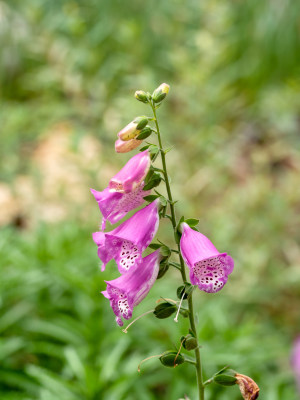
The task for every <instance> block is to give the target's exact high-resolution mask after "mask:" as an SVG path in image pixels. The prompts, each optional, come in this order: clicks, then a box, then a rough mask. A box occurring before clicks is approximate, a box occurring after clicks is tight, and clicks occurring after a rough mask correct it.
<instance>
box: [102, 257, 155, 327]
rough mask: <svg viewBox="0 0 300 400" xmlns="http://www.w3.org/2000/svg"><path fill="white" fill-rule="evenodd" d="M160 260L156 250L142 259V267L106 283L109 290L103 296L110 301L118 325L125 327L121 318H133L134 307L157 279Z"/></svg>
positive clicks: (137, 267)
mask: <svg viewBox="0 0 300 400" xmlns="http://www.w3.org/2000/svg"><path fill="white" fill-rule="evenodd" d="M159 258H160V254H159V250H156V251H155V252H154V253H151V254H149V255H148V256H147V257H145V258H143V259H142V264H141V266H135V268H133V269H131V270H130V271H129V272H128V273H127V274H124V275H121V276H120V277H119V278H117V279H114V280H112V281H106V283H107V288H106V290H105V291H103V292H102V294H103V295H104V297H106V298H107V299H109V301H110V305H111V308H112V310H113V312H114V313H115V315H116V321H117V324H118V325H120V326H122V325H123V321H122V318H121V317H123V318H125V319H130V318H131V317H132V311H133V307H135V306H137V305H138V304H139V303H140V302H141V301H142V300H143V299H144V298H145V297H146V296H147V294H148V293H149V290H150V289H151V287H152V286H153V284H154V282H155V280H156V278H157V274H158V270H159Z"/></svg>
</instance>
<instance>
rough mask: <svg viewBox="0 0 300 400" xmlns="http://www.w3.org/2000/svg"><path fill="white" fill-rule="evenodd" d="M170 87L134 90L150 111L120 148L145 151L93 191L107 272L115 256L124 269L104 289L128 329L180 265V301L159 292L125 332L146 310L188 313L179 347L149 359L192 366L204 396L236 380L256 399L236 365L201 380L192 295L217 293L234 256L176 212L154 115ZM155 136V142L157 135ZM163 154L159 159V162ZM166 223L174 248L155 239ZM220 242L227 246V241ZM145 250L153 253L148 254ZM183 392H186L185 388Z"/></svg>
mask: <svg viewBox="0 0 300 400" xmlns="http://www.w3.org/2000/svg"><path fill="white" fill-rule="evenodd" d="M168 92H169V85H168V84H166V83H163V84H161V85H160V86H159V87H158V88H157V89H155V90H154V92H153V93H152V94H151V93H149V92H144V91H142V90H138V91H136V92H135V98H136V99H137V100H139V101H140V102H142V103H144V104H145V105H146V106H149V108H150V109H151V111H152V114H151V115H150V116H146V115H143V116H139V117H136V118H135V119H134V120H133V121H132V122H130V123H129V124H128V125H127V126H125V127H124V128H123V129H122V130H121V131H120V132H119V133H118V139H117V141H116V143H115V150H116V152H117V153H127V152H130V151H132V150H134V149H137V148H138V147H139V146H140V145H142V147H141V148H140V149H139V151H140V152H139V153H137V154H136V155H134V156H133V157H132V158H131V159H130V160H129V161H128V162H127V163H126V165H125V166H124V167H123V168H122V169H121V170H120V171H119V172H118V173H117V174H116V175H115V176H114V177H113V178H111V180H110V181H109V184H108V187H107V188H106V189H104V190H103V191H102V192H98V191H96V190H94V189H92V190H91V191H92V194H93V195H94V197H95V199H96V201H97V202H98V205H99V208H100V211H101V213H102V216H103V218H102V224H101V228H100V231H99V232H95V233H94V234H93V240H94V242H95V243H96V244H97V246H98V256H99V258H100V259H101V261H102V271H104V269H105V267H106V264H107V263H108V262H110V261H111V260H115V265H116V266H117V268H118V271H119V273H120V276H119V277H117V278H116V279H114V280H111V281H106V285H107V286H106V290H105V291H103V292H102V294H103V295H104V297H106V298H107V299H108V300H109V302H110V306H111V308H112V311H113V312H114V314H115V318H116V322H117V324H118V325H119V326H123V324H124V321H123V320H130V319H131V318H132V315H133V309H134V307H135V306H137V305H138V304H139V303H140V302H141V301H142V300H143V299H144V298H145V297H146V296H147V294H148V292H149V291H150V289H151V287H152V286H153V285H154V284H155V281H156V280H157V279H164V280H165V282H166V284H167V279H168V278H167V277H168V271H169V270H171V269H175V270H177V271H178V277H179V278H180V284H179V286H178V289H177V298H176V300H175V299H169V298H165V297H164V296H163V293H162V295H161V298H160V299H157V301H156V304H157V305H156V307H155V308H154V309H153V310H149V311H147V312H145V313H144V314H142V315H140V316H138V317H137V318H135V319H134V320H133V321H132V322H130V323H129V325H128V326H127V327H126V328H125V329H123V332H124V333H127V332H128V329H129V327H130V326H131V325H133V324H134V323H135V322H136V321H139V322H138V323H142V322H141V321H140V318H141V317H144V316H145V315H148V314H153V315H154V316H155V317H156V318H159V319H165V318H170V317H174V324H176V323H180V318H188V319H189V330H188V332H186V334H185V335H183V336H181V337H178V343H177V347H176V349H174V350H166V351H164V352H163V353H162V354H160V355H153V356H151V357H149V358H155V357H157V358H159V360H160V362H161V364H162V365H163V366H164V367H170V368H177V367H180V368H184V366H182V364H185V363H188V364H192V365H194V366H195V370H196V378H197V388H198V398H199V400H204V398H205V391H206V390H209V386H210V385H211V384H218V385H223V386H233V385H238V386H239V389H240V392H241V395H242V397H243V398H244V399H245V400H255V399H257V398H258V396H259V387H258V385H257V384H256V383H255V382H254V380H253V379H251V378H250V377H248V376H246V375H243V374H241V373H239V372H237V371H235V370H234V369H232V368H234V366H233V365H230V366H228V365H225V366H224V367H223V368H222V369H221V370H219V371H216V372H215V374H214V375H213V376H211V377H210V378H209V379H207V380H205V381H204V379H203V363H205V360H204V361H203V360H202V359H201V354H200V353H201V347H202V346H205V343H203V342H202V340H201V337H199V336H198V334H197V323H196V317H195V316H196V314H197V313H198V310H195V309H194V305H193V295H197V292H198V290H200V291H203V292H205V293H206V295H207V296H210V295H211V294H212V293H217V292H220V291H221V290H222V288H223V287H224V285H225V284H226V283H227V280H228V278H229V276H230V274H231V273H232V272H233V269H234V261H233V258H232V257H231V256H230V255H228V254H227V253H226V252H219V250H218V249H217V248H216V247H215V245H214V244H213V243H212V242H211V240H210V239H208V238H207V237H206V236H205V235H203V234H202V233H200V231H199V230H198V226H199V220H198V219H197V218H191V217H189V218H185V217H184V216H180V217H178V216H177V215H176V203H177V201H178V200H177V199H174V198H173V195H172V188H171V178H170V176H169V174H168V170H167V154H168V153H169V152H170V151H171V150H172V147H170V148H165V147H164V145H163V133H162V132H161V131H160V126H159V122H158V118H157V110H158V108H159V107H160V106H161V105H162V103H163V101H164V99H165V98H166V96H167V94H168ZM154 138H156V142H154V140H152V139H154ZM150 140H151V141H150ZM159 159H160V160H161V163H160V164H159V166H156V164H155V162H156V160H159ZM160 185H165V193H166V195H164V194H162V193H161V192H162V190H161V189H160ZM147 203H148V204H147ZM141 206H143V207H142V208H140V209H139V210H138V211H135V213H134V214H133V215H132V216H131V217H130V218H128V219H126V220H125V221H123V222H121V223H120V224H119V225H118V226H117V227H116V228H114V229H112V230H107V229H106V228H107V227H106V225H107V221H109V222H110V223H111V224H116V223H118V222H120V221H121V220H122V219H123V218H124V217H125V216H126V215H127V214H128V213H129V212H131V211H133V210H135V209H136V208H139V207H141ZM161 220H165V221H168V223H169V227H170V229H172V232H173V233H172V236H173V238H174V244H173V246H169V245H167V244H165V243H164V242H163V241H161V240H160V239H158V238H156V239H155V240H154V241H153V239H154V237H155V235H156V233H157V231H158V228H159V223H160V221H161ZM217 246H218V248H222V243H218V244H217ZM222 250H223V249H222ZM144 251H147V253H148V255H144V254H143V252H144ZM150 251H152V252H150ZM187 272H188V273H187ZM220 295H221V293H220ZM132 329H134V328H132ZM232 351H234V349H232ZM149 358H147V359H145V360H142V361H141V363H140V365H139V367H138V369H139V371H140V368H141V364H142V363H143V362H144V361H147V360H148V359H149ZM186 396H189V387H188V386H187V387H186ZM186 398H188V397H186Z"/></svg>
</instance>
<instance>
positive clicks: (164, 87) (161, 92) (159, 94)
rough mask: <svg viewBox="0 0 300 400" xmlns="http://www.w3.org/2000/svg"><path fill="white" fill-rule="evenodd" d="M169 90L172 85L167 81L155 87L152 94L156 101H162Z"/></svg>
mask: <svg viewBox="0 0 300 400" xmlns="http://www.w3.org/2000/svg"><path fill="white" fill-rule="evenodd" d="M169 90H170V86H169V85H168V84H167V83H162V84H161V85H160V86H158V88H157V89H155V90H154V92H153V94H152V99H153V101H154V103H160V102H161V101H162V100H163V99H164V98H165V97H166V95H167V94H168V93H169Z"/></svg>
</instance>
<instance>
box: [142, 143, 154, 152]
mask: <svg viewBox="0 0 300 400" xmlns="http://www.w3.org/2000/svg"><path fill="white" fill-rule="evenodd" d="M150 146H152V144H147V145H146V146H143V147H141V148H140V151H141V152H142V151H145V150H147V149H149V147H150Z"/></svg>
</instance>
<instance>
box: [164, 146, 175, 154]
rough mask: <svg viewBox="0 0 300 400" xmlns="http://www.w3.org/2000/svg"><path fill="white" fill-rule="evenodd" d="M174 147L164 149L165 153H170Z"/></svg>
mask: <svg viewBox="0 0 300 400" xmlns="http://www.w3.org/2000/svg"><path fill="white" fill-rule="evenodd" d="M173 147H174V146H170V147H167V148H166V149H164V153H165V154H167V153H169V151H171V150H172V149H173Z"/></svg>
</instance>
